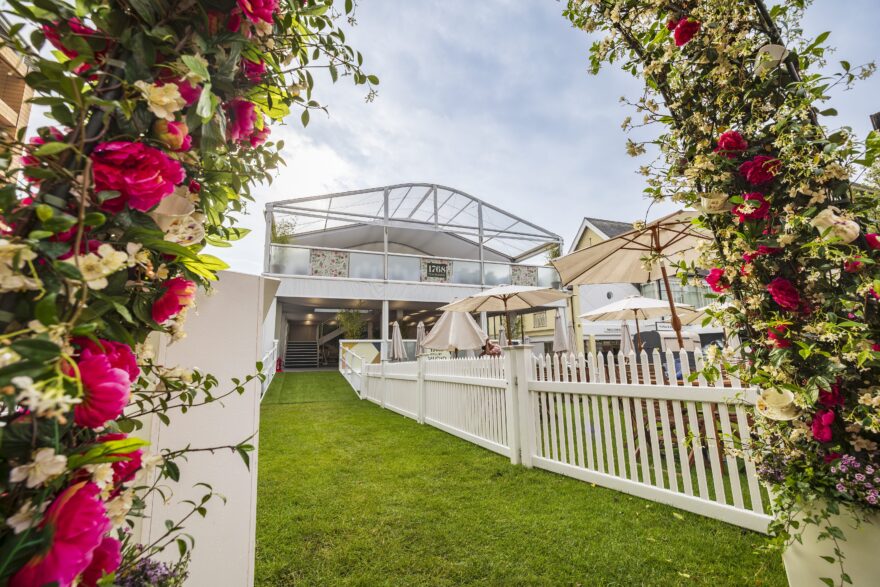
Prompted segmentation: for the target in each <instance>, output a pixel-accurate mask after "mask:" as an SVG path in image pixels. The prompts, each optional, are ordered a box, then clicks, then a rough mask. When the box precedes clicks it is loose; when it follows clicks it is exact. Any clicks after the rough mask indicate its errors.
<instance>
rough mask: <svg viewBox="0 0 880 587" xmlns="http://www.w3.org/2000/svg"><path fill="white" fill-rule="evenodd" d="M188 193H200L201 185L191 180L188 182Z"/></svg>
mask: <svg viewBox="0 0 880 587" xmlns="http://www.w3.org/2000/svg"><path fill="white" fill-rule="evenodd" d="M189 191H191V192H192V193H194V194H197V193H199V192H200V191H202V184H200V183H199V182H197V181H196V180H194V179H193V180H190V182H189Z"/></svg>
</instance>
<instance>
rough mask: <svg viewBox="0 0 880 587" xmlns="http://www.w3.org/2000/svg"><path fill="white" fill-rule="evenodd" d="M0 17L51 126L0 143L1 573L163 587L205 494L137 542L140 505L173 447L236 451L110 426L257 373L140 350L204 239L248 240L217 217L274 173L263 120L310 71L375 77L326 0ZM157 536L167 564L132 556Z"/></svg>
mask: <svg viewBox="0 0 880 587" xmlns="http://www.w3.org/2000/svg"><path fill="white" fill-rule="evenodd" d="M6 6H8V8H7V7H6ZM353 9H354V6H353V3H352V2H347V3H346V10H345V14H348V15H349V16H348V20H349V22H350V23H352V24H353V23H354V19H353V16H352V11H353ZM3 13H6V14H8V15H10V16H11V18H10V21H11V22H14V23H15V24H12V25H9V26H8V27H4V29H3V30H0V33H2V34H0V44H2V45H6V46H8V47H10V48H11V49H13V50H15V51H16V52H18V53H19V54H21V55H24V56H26V58H27V60H28V63H29V65H30V71H29V73H28V74H27V76H26V78H25V81H26V83H27V84H28V85H29V86H30V87H31V88H33V90H34V92H35V97H34V98H33V99H32V100H31V102H32V103H33V104H36V105H39V106H42V107H45V108H46V109H47V110H48V115H49V116H50V117H51V118H53V119H54V120H55V121H56V123H57V124H56V125H55V126H53V127H46V128H40V129H38V130H37V132H36V135H35V136H33V137H32V138H30V139H29V140H27V141H26V140H25V139H24V137H23V133H19V134H18V135H17V136H14V137H9V136H0V173H2V174H3V176H2V179H0V221H2V225H0V230H2V236H0V397H2V407H0V511H2V513H3V518H4V523H3V524H2V525H0V583H2V584H9V585H11V586H13V587H15V586H25V585H28V586H30V585H43V584H55V585H59V586H61V587H63V586H67V585H73V584H77V585H83V586H91V585H96V584H98V583H100V584H119V585H146V584H163V585H172V584H180V583H181V582H182V581H183V579H184V578H185V577H186V563H187V561H188V560H189V549H190V548H191V546H192V544H191V541H190V540H189V539H188V538H187V537H186V535H185V534H183V533H182V532H183V529H184V526H185V523H186V520H187V519H188V518H190V517H192V516H193V515H205V506H206V504H207V503H208V501H210V499H211V497H212V496H213V492H212V491H211V489H210V488H209V487H206V490H205V494H204V496H203V497H202V499H201V501H196V502H193V503H192V508H191V510H190V511H189V512H188V513H187V514H186V515H184V516H183V517H182V518H181V519H179V520H169V521H167V522H166V527H167V532H165V533H164V534H163V535H162V536H160V537H159V538H158V539H156V540H155V541H154V542H153V543H151V544H137V543H136V541H134V539H133V537H132V533H131V532H130V531H129V529H130V528H131V527H132V526H133V521H134V519H135V518H137V517H138V516H141V515H143V510H144V507H145V498H146V497H147V496H148V495H149V494H150V493H152V492H153V491H158V489H157V484H158V483H159V481H160V480H161V479H166V480H171V481H176V480H178V479H179V475H180V471H179V465H178V462H179V461H180V460H181V459H182V458H183V457H185V455H187V454H189V453H191V452H194V451H211V452H213V451H216V450H220V449H227V450H232V451H235V452H237V453H239V454H240V455H241V456H242V458H243V459H244V461H245V463H246V464H247V463H249V460H248V459H249V457H248V452H249V451H251V450H252V449H253V447H252V446H250V445H248V444H247V443H246V442H240V443H237V444H230V445H228V446H225V447H209V448H196V449H191V448H188V447H187V448H185V449H181V450H170V449H166V450H163V451H162V452H161V453H149V452H148V451H147V448H146V444H147V443H146V442H144V441H143V440H140V439H138V438H136V437H135V436H129V434H130V433H132V432H134V431H136V430H138V429H139V428H141V427H142V426H143V419H144V418H145V417H148V416H155V417H157V418H158V419H159V420H160V421H161V422H162V423H164V424H169V423H170V422H171V419H172V418H173V415H174V413H175V412H176V411H178V410H188V409H191V408H193V407H197V406H200V405H204V404H207V403H210V402H212V401H216V400H218V399H220V398H222V397H225V396H226V395H229V394H235V393H243V392H244V391H245V388H246V386H247V384H248V383H249V382H251V381H253V380H254V379H255V378H258V377H259V378H262V375H250V376H248V377H246V378H244V379H243V380H234V386H233V388H232V389H229V390H223V391H218V389H217V388H218V386H219V383H218V381H217V379H216V378H214V377H213V376H211V375H207V374H202V373H199V372H194V371H190V370H187V369H181V368H167V367H164V366H161V365H158V364H156V363H155V362H154V361H153V359H152V356H151V354H150V350H149V346H148V345H147V344H146V342H147V338H148V336H149V335H150V334H151V333H155V332H164V333H168V334H169V335H171V337H172V338H173V339H178V338H180V337H182V336H184V333H183V324H184V321H185V317H186V314H187V311H188V309H190V308H191V307H192V306H193V303H194V300H195V295H196V291H197V289H198V288H199V287H209V286H210V284H211V282H212V281H214V280H216V278H217V277H216V272H217V271H219V270H221V269H224V268H226V265H225V264H224V263H223V262H222V261H220V260H219V259H217V258H216V257H213V256H211V255H208V254H205V253H203V252H202V249H203V248H204V247H205V246H206V245H208V244H211V245H215V246H230V245H229V242H230V241H235V240H237V239H240V238H242V237H243V236H245V235H246V233H247V231H246V230H243V229H240V228H237V227H236V226H235V222H236V217H235V216H236V214H237V213H240V212H242V211H243V210H244V209H245V205H246V202H247V201H248V200H250V199H251V198H250V191H251V188H252V187H253V186H254V185H256V184H258V183H260V182H261V181H263V180H268V179H271V175H270V174H271V173H272V170H273V169H275V168H276V167H277V165H278V164H279V163H280V162H281V159H280V155H279V153H280V151H281V149H283V146H284V145H283V142H282V141H277V142H273V141H271V140H270V128H269V125H270V123H271V122H273V121H280V120H282V119H283V118H284V117H285V116H287V115H288V114H289V112H290V109H291V107H299V108H300V109H301V111H302V115H301V119H302V122H303V124H304V125H305V124H307V123H308V119H309V112H310V111H311V110H313V109H316V108H321V106H320V105H319V104H318V103H317V102H315V101H314V100H312V99H311V93H312V89H313V86H314V80H313V78H312V74H311V71H310V70H311V69H313V68H315V67H318V68H321V69H326V70H327V71H328V72H329V73H330V76H331V78H332V80H333V81H336V79H337V78H338V77H339V76H340V75H343V76H348V77H350V78H351V79H352V81H353V82H354V83H356V84H364V85H367V86H372V85H375V84H377V83H378V80H377V79H376V78H375V77H374V76H372V75H367V74H365V73H364V72H363V71H362V69H361V63H362V58H361V56H360V54H359V53H357V52H356V51H354V50H353V49H351V48H350V47H349V46H347V45H346V43H345V36H344V33H343V32H342V30H341V29H340V28H339V26H338V24H337V22H338V21H339V20H340V19H342V18H344V17H345V14H343V13H340V12H337V11H335V10H334V9H333V7H332V0H180V1H171V0H149V1H143V0H137V1H135V0H78V1H77V2H76V3H75V5H73V4H70V3H68V2H66V1H64V0H40V1H35V2H33V3H29V2H23V1H18V0H10V2H8V3H7V4H5V5H4V7H3V8H0V15H3ZM2 22H3V21H0V23H2ZM373 96H374V90H372V89H369V93H368V99H371V98H372V97H373ZM260 368H261V366H259V365H258V370H259V369H260ZM157 470H158V473H157ZM172 544H175V545H176V546H177V547H179V549H180V552H181V559H180V561H179V562H178V563H175V564H171V565H165V564H163V563H159V562H157V561H155V560H153V559H152V558H151V557H153V556H154V555H155V554H157V553H158V552H160V551H162V550H163V549H165V547H167V546H169V545H172Z"/></svg>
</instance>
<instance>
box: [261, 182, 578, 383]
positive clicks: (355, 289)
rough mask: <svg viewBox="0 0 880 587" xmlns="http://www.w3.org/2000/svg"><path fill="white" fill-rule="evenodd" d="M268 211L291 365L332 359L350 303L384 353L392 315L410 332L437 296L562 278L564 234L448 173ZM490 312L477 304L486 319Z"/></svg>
mask: <svg viewBox="0 0 880 587" xmlns="http://www.w3.org/2000/svg"><path fill="white" fill-rule="evenodd" d="M266 223H267V231H266V255H265V267H264V273H265V275H267V276H271V277H275V278H278V279H279V280H280V286H279V288H278V292H277V299H278V302H279V310H278V324H277V334H278V338H279V339H280V340H281V341H282V348H283V349H285V350H286V354H285V361H284V362H285V366H287V367H290V368H293V367H309V366H313V365H320V364H333V362H334V360H335V352H336V351H337V349H338V341H339V340H340V338H342V337H343V336H344V335H345V328H344V327H343V326H344V325H342V324H340V322H339V318H338V317H339V316H340V313H342V312H346V314H347V316H348V317H351V314H352V313H354V314H356V315H357V316H359V317H360V319H361V321H362V322H363V327H364V328H363V329H364V332H363V337H365V338H366V339H371V340H376V341H377V350H378V354H379V356H387V355H386V348H385V347H386V346H387V343H385V342H382V341H388V339H389V329H390V325H391V324H392V323H393V322H395V321H397V322H398V324H399V325H400V327H401V331H402V335H403V338H404V339H414V338H415V336H416V327H417V324H418V323H419V322H424V323H425V325H426V326H427V327H428V328H430V326H431V324H433V322H434V321H435V320H436V319H437V318H438V317H439V315H440V312H438V311H437V308H438V307H439V306H441V305H444V304H447V303H450V302H453V301H455V300H457V299H461V298H463V297H467V296H469V295H471V294H473V293H476V292H478V291H481V290H483V289H488V288H491V287H495V286H497V285H506V284H514V285H531V286H544V287H559V285H560V284H559V278H558V275H557V273H556V271H555V269H553V267H552V266H549V265H547V263H546V257H547V254H548V252H549V251H552V250H554V249H558V248H559V247H561V246H562V239H561V237H559V236H558V235H556V234H554V233H552V232H550V231H548V230H546V229H544V228H541V227H540V226H537V225H535V224H533V223H531V222H529V221H528V220H525V219H522V218H519V217H516V216H514V215H513V214H511V213H510V212H508V211H506V210H503V209H501V208H500V207H497V206H494V205H491V204H489V203H487V202H484V201H482V200H480V199H478V198H475V197H474V196H471V195H469V194H466V193H464V192H462V191H460V190H457V189H454V188H450V187H446V186H442V185H436V184H428V183H410V184H398V185H391V186H384V187H380V188H371V189H365V190H357V191H350V192H343V193H335V194H325V195H320V196H313V197H306V198H297V199H292V200H285V201H282V202H272V203H269V204H267V206H266ZM490 318H491V317H490V316H486V315H483V316H481V319H482V321H483V325H484V328H486V327H488V326H489V320H490ZM551 327H552V320H551Z"/></svg>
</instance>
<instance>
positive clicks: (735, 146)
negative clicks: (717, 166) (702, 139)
mask: <svg viewBox="0 0 880 587" xmlns="http://www.w3.org/2000/svg"><path fill="white" fill-rule="evenodd" d="M748 148H749V144H748V143H747V142H746V140H745V139H744V138H742V135H741V134H739V133H738V132H736V131H735V130H729V131H726V132H723V133H721V136H719V137H718V146H717V147H715V152H716V153H719V154H721V155H723V156H724V157H727V158H728V159H736V157H737V156H738V155H739V154H740V153H742V152H743V151H745V150H746V149H748Z"/></svg>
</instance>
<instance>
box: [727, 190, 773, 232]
mask: <svg viewBox="0 0 880 587" xmlns="http://www.w3.org/2000/svg"><path fill="white" fill-rule="evenodd" d="M769 212H770V202H768V201H767V198H765V197H764V194H761V193H759V192H751V193H748V194H745V195H744V196H743V203H742V204H738V205H736V206H734V207H733V213H734V214H735V215H736V217H737V218H739V223H740V224H742V223H743V222H745V221H746V220H763V219H764V218H767V214H769Z"/></svg>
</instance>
